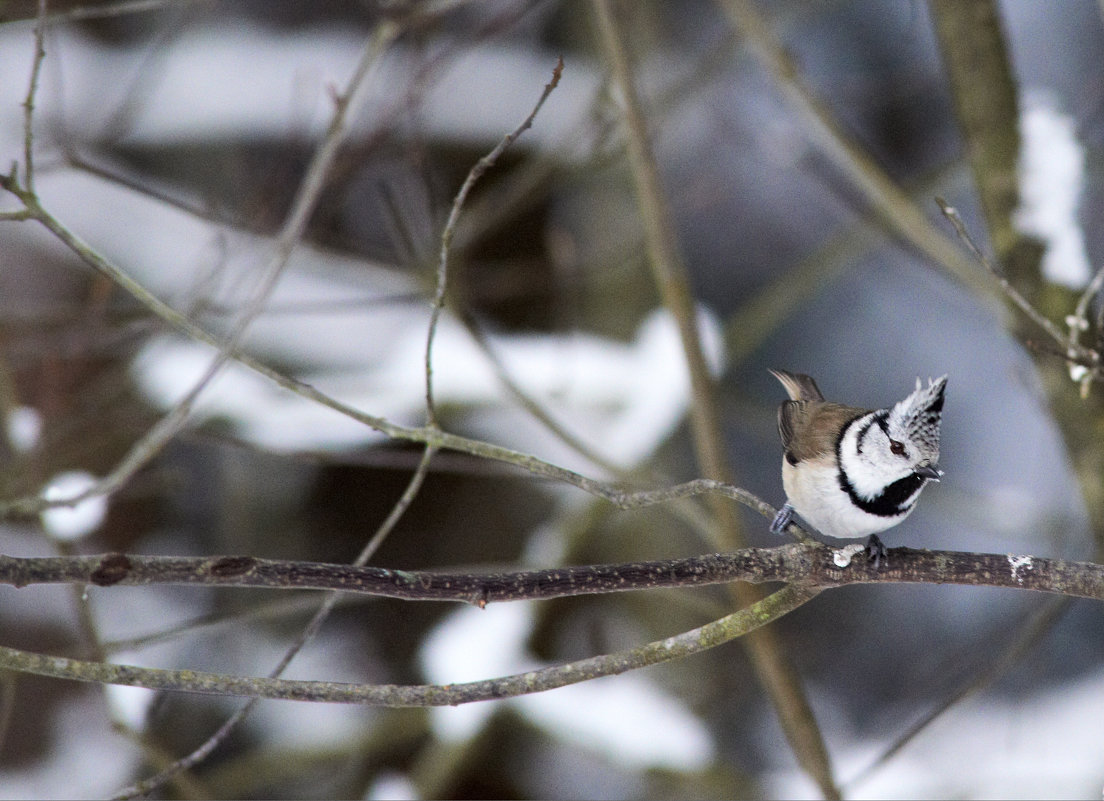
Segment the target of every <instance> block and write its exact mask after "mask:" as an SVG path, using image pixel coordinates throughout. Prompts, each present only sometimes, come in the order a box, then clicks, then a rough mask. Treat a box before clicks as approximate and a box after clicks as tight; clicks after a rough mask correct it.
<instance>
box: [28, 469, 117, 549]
mask: <svg viewBox="0 0 1104 801" xmlns="http://www.w3.org/2000/svg"><path fill="white" fill-rule="evenodd" d="M96 481H97V479H96V477H95V476H93V475H92V474H91V473H86V472H84V471H83V470H70V471H66V472H64V473H58V474H57V475H56V476H54V477H53V478H52V479H50V481H49V482H48V483H47V484H46V486H45V487H44V488H43V489H42V497H43V498H44V499H45V500H47V501H62V500H66V499H69V498H76V497H77V496H79V495H80V494H81V493H83V492H85V491H87V490H89V489H91V488H92V487H94V486H95V485H96ZM106 516H107V498H105V497H104V496H103V495H94V496H92V497H91V498H86V499H85V500H83V501H81V502H80V503H78V504H77V505H76V506H53V507H50V508H49V509H43V510H42V514H41V518H42V525H43V527H45V529H46V531H47V533H49V535H50V536H51V537H53V538H54V539H58V540H79V539H81V538H83V537H87V536H88V535H89V534H91V533H92V532H93V531H95V530H96V529H98V528H99V527H100V526H101V525H102V524H103V521H104V517H106Z"/></svg>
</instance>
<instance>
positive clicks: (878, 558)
mask: <svg viewBox="0 0 1104 801" xmlns="http://www.w3.org/2000/svg"><path fill="white" fill-rule="evenodd" d="M866 561H868V562H873V563H874V569H875V570H877V569H878V568H879V567H881V565H882V563H883V562H884V563H885V566H886V567H889V551H888V550H887V549H886V547H885V544H884V543H883V542H882V541H881V539H879V538H878V535H877V534H871V535H870V539H868V540H867V541H866Z"/></svg>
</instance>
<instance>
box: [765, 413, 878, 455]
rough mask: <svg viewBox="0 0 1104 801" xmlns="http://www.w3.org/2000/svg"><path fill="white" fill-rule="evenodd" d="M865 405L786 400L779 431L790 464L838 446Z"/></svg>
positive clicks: (780, 414) (779, 414)
mask: <svg viewBox="0 0 1104 801" xmlns="http://www.w3.org/2000/svg"><path fill="white" fill-rule="evenodd" d="M864 414H866V410H865V409H856V408H854V407H853V406H843V405H842V404H839V403H828V402H827V401H783V402H782V405H781V406H780V407H779V409H778V433H779V434H780V435H781V436H782V447H783V448H784V449H785V450H786V458H787V459H788V460H789V461H790V464H797V463H798V462H800V461H804V460H805V459H815V458H816V457H817V456H821V455H823V454H826V453H832V452H833V451H834V450H835V449H836V443H837V441H838V440H839V432H840V431H842V430H843V428H844V426H846V425H847V424H848V423H850V422H851V421H852V420H854V419H855V418H856V417H862V416H863V415H864Z"/></svg>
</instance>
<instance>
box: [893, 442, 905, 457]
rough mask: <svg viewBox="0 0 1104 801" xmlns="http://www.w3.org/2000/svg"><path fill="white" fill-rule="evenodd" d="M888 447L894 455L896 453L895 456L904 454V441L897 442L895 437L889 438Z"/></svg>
mask: <svg viewBox="0 0 1104 801" xmlns="http://www.w3.org/2000/svg"><path fill="white" fill-rule="evenodd" d="M889 449H890V450H891V451H893V453H894V455H896V456H904V455H905V446H904V443H901V442H898V441H897V440H895V439H891V440H890V441H889Z"/></svg>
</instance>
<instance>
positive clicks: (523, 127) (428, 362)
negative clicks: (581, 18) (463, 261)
mask: <svg viewBox="0 0 1104 801" xmlns="http://www.w3.org/2000/svg"><path fill="white" fill-rule="evenodd" d="M563 67H564V63H563V58H562V57H561V58H560V59H559V60H558V61H557V62H556V66H555V67H554V68H553V69H552V80H550V81H549V82H548V83H547V84H545V86H544V91H543V92H541V96H540V98H539V99H538V100H537V103H536V105H535V106H533V110H532V111H530V112H529V116H527V117H526V118H525V119H524V120H523V121H522V123H521V124H520V125H519V126H518V127H517V128H515V129H514V130H513V131H511V132H510V133H508V134H506V136H504V137H503V138H502V141H501V142H499V143H498V144H497V145H496V146H495V148H494V149H493V150H491V152H490V153H488V154H487V155H485V156H484V157H483V158H481V159H480V160H479V161H477V162H476V163H475V166H474V167H472V168H471V171H469V172H468V177H467V178H465V179H464V183H463V184H462V185H461V186H460V191H459V192H457V193H456V198H455V199H454V200H453V201H452V208H451V209H449V215H448V220H447V221H446V222H445V229H444V231H443V232H442V233H441V251H440V256H439V257H438V260H437V287H436V290H435V291H434V293H433V306H432V310H431V311H430V316H429V330H428V332H427V334H426V347H425V396H426V424H427V425H430V426H436V425H437V410H436V408H435V406H434V403H433V339H434V337H436V335H437V323H438V321H439V320H440V317H441V311H442V310H443V309H444V307H445V293H446V291H447V290H448V261H449V253H450V251H451V249H452V238H453V236H455V234H456V226H457V223H459V221H460V213H461V211H462V210H463V208H464V201H466V200H467V198H468V194H469V193H470V192H471V190H472V188H473V187H474V186H475V184H476V183H477V182H478V181H479V179H480V178H481V177H483V173H485V172H486V171H487V170H489V169H490V168H491V167H493V166H494V164H495V162H497V161H498V158H499V156H501V155H502V154H503V152H505V150H506V148H508V147H509V146H510V145H512V144H513V143H514V140H515V139H517V138H518V137H519V136H521V135H522V134H523V133H524V132H525V131H527V130H529V128H531V127H532V125H533V120H534V119H535V118H536V116H537V112H539V111H540V110H541V107H542V106H543V105H544V101H545V100H547V99H548V96H549V95H550V94H552V92H553V91H554V90H555V88H556V87H557V86H559V83H560V76H561V75H562V74H563Z"/></svg>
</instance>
